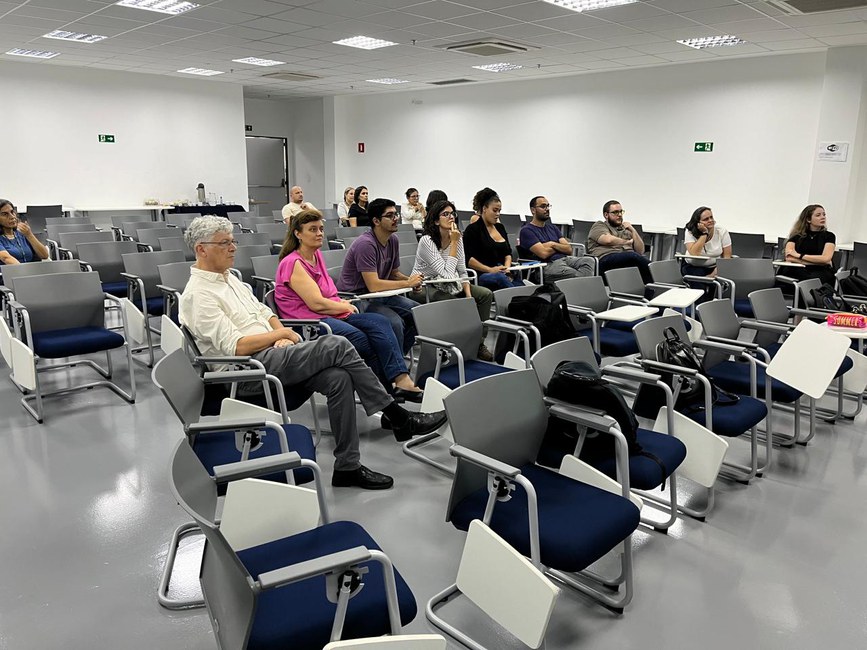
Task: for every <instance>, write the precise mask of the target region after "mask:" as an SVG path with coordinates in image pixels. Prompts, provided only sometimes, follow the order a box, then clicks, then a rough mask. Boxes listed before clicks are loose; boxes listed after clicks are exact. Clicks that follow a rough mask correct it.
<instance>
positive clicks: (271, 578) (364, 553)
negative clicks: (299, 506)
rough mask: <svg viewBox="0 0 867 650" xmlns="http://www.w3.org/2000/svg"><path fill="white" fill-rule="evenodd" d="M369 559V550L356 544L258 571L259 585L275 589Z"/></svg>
mask: <svg viewBox="0 0 867 650" xmlns="http://www.w3.org/2000/svg"><path fill="white" fill-rule="evenodd" d="M370 560H371V552H370V551H369V550H367V549H366V548H365V547H364V546H356V547H355V548H350V549H347V550H345V551H337V552H336V553H330V554H328V555H323V556H322V557H317V558H315V559H313V560H307V561H306V562H298V563H297V564H291V565H289V566H285V567H281V568H279V569H274V570H272V571H266V572H265V573H260V574H259V587H261V588H262V589H276V588H278V587H283V586H285V585H288V584H291V583H293V582H298V581H300V580H306V579H308V578H312V577H314V576H318V575H324V574H329V573H336V572H338V571H340V570H345V569H348V568H349V567H352V566H355V565H356V564H362V563H364V562H369V561H370Z"/></svg>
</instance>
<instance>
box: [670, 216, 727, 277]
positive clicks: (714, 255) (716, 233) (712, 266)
mask: <svg viewBox="0 0 867 650" xmlns="http://www.w3.org/2000/svg"><path fill="white" fill-rule="evenodd" d="M683 243H684V245H685V246H686V253H687V255H701V256H702V257H707V258H708V259H696V258H693V257H685V258H683V259H682V260H681V262H680V270H681V273H683V275H704V276H709V277H711V278H713V277H716V261H717V260H718V259H719V258H721V257H724V258H729V257H731V256H732V238H731V237H729V233H728V231H727V230H726V229H725V228H723V227H722V226H718V225H716V222H715V221H714V218H713V211H712V210H711V209H710V208H708V207H705V206H702V207H700V208H697V209H696V210H695V212H693V213H692V216H691V217H690V218H689V221H688V222H687V223H686V227H685V228H684V235H683Z"/></svg>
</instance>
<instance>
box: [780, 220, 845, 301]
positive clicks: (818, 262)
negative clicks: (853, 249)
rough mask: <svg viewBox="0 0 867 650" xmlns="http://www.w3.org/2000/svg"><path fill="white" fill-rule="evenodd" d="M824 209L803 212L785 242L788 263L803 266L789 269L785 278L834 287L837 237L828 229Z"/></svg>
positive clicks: (786, 270)
mask: <svg viewBox="0 0 867 650" xmlns="http://www.w3.org/2000/svg"><path fill="white" fill-rule="evenodd" d="M825 222H826V217H825V208H823V207H822V206H821V205H808V206H807V207H806V208H804V209H803V210H801V214H800V215H799V216H798V220H797V221H795V225H794V226H792V232H791V233H789V240H788V241H787V242H786V261H787V262H796V263H799V264H803V265H804V267H803V268H797V267H786V268H785V269H784V270H783V271H782V274H783V275H787V276H789V277H793V278H795V279H796V280H799V281H800V280H809V279H810V278H819V279H820V280H821V281H822V283H823V284H830V285H831V286H834V280H835V278H834V267H833V266H832V265H831V261H832V259H833V258H834V250H835V249H836V243H837V238H836V237H835V236H834V233H832V232H831V231H830V230H827V228H826V227H825Z"/></svg>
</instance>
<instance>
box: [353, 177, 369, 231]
mask: <svg viewBox="0 0 867 650" xmlns="http://www.w3.org/2000/svg"><path fill="white" fill-rule="evenodd" d="M349 225H350V226H369V225H370V217H368V216H367V188H366V187H365V186H364V185H359V186H358V187H356V188H355V198H354V199H352V205H350V206H349Z"/></svg>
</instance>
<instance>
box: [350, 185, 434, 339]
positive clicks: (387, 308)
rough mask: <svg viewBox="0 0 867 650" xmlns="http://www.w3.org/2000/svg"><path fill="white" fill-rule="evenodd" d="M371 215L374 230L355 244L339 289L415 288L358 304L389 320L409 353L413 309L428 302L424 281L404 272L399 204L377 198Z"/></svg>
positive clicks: (371, 229) (361, 290) (413, 334)
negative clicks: (399, 241) (397, 233)
mask: <svg viewBox="0 0 867 650" xmlns="http://www.w3.org/2000/svg"><path fill="white" fill-rule="evenodd" d="M367 214H368V215H369V217H370V223H371V227H370V230H369V231H368V232H366V233H364V234H363V235H361V237H359V238H358V239H356V240H355V241H354V242H352V245H351V246H350V247H349V250H348V251H347V252H346V258H345V259H344V260H343V268H342V270H341V272H340V278H338V280H337V288H338V289H339V290H340V291H345V292H348V293H373V292H377V291H391V290H393V289H412V291H411V292H409V293H407V294H402V295H396V296H386V297H383V298H371V299H370V300H360V301H359V302H358V303H357V304H358V307H359V309H360V310H361V311H363V312H365V313H374V314H381V315H382V316H385V317H386V318H387V319H388V321H389V322H390V323H391V328H392V330H394V335H395V336H396V337H397V340H398V342H399V343H401V344H402V349H403V353H404V354H406V353H407V352H409V349H410V348H411V347H412V345H413V343H414V342H415V335H416V334H417V332H416V329H415V320H413V317H412V308H413V307H415V306H416V305H417V304H419V302H424V293H423V292H422V290H421V280H422V278H421V276H420V275H418V274H414V275H410V276H407V275H406V274H404V273H401V271H400V244H399V243H398V240H397V235H395V233H396V232H397V226H398V224H399V223H400V221H401V215H399V214H397V205H396V204H395V202H394V201H392V200H391V199H374V200H373V201H371V202H370V206H369V207H368V210H367Z"/></svg>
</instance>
